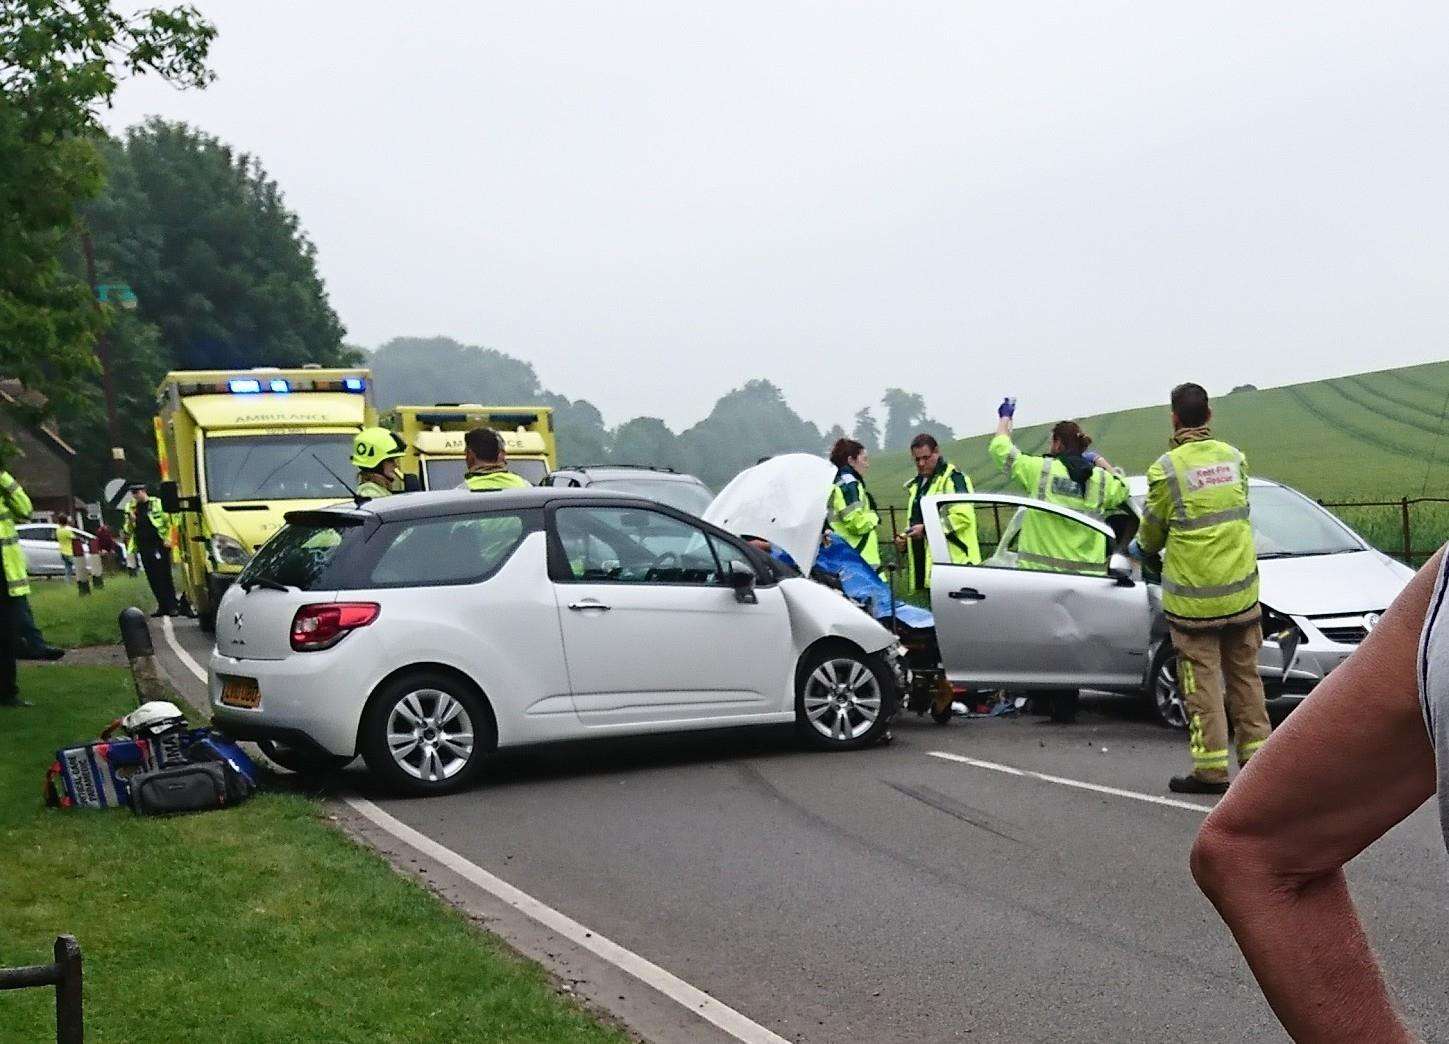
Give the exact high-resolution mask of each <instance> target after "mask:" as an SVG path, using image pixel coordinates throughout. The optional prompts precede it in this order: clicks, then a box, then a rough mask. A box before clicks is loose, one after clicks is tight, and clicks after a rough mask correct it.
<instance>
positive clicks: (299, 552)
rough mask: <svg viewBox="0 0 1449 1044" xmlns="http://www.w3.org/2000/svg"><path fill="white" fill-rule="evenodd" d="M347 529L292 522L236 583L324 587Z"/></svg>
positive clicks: (255, 559) (308, 588)
mask: <svg viewBox="0 0 1449 1044" xmlns="http://www.w3.org/2000/svg"><path fill="white" fill-rule="evenodd" d="M353 528H356V527H352V526H348V527H344V526H303V525H297V524H295V523H289V524H287V525H286V526H283V527H282V529H281V530H280V531H278V533H277V535H276V536H274V537H272V539H270V540H268V541H267V542H266V543H265V544H263V545H262V547H261V549H260V550H259V551H258V552H257V553H256V555H255V557H253V558H252V560H251V561H250V562H248V563H247V566H246V568H245V569H243V570H242V571H241V575H240V576H238V577H237V583H238V584H240V585H241V586H242V587H250V586H251V585H252V584H255V583H258V582H269V583H273V584H283V585H285V586H287V587H295V588H298V589H299V590H302V591H316V590H320V589H321V588H322V586H324V585H322V583H321V580H322V576H323V574H324V573H325V572H326V571H327V567H328V566H329V565H331V564H332V560H333V559H334V558H336V557H337V551H338V549H339V548H340V547H341V546H342V540H343V535H344V533H346V532H347V530H348V529H353Z"/></svg>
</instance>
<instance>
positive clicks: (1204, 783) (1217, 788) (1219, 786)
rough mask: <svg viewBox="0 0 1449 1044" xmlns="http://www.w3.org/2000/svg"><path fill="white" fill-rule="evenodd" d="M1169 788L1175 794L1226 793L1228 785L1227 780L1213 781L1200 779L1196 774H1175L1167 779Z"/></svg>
mask: <svg viewBox="0 0 1449 1044" xmlns="http://www.w3.org/2000/svg"><path fill="white" fill-rule="evenodd" d="M1167 789H1168V790H1170V791H1172V792H1173V793H1174V794H1226V793H1227V792H1228V785H1227V783H1226V782H1223V783H1213V782H1210V781H1209V780H1206V779H1198V778H1197V777H1196V776H1193V775H1187V776H1173V777H1172V778H1171V779H1170V780H1168V781H1167Z"/></svg>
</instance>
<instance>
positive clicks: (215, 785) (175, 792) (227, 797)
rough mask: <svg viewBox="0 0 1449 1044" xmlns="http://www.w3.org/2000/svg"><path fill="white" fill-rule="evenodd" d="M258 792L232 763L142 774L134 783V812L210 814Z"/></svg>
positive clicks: (132, 807)
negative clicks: (253, 792) (213, 810)
mask: <svg viewBox="0 0 1449 1044" xmlns="http://www.w3.org/2000/svg"><path fill="white" fill-rule="evenodd" d="M254 789H255V788H254V787H253V786H252V784H251V783H249V782H247V780H246V779H245V778H244V777H243V776H242V775H241V773H239V772H238V771H237V770H236V769H234V768H232V766H231V762H230V761H225V760H222V761H203V762H198V763H196V764H191V765H177V766H175V767H173V768H164V769H157V770H156V771H155V772H138V773H137V774H136V775H135V777H133V778H132V780H131V811H133V812H135V813H136V815H138V816H168V815H174V814H176V813H178V812H207V811H210V810H212V809H216V808H226V807H227V806H228V805H236V804H240V803H241V802H243V801H245V800H246V799H247V798H249V797H251V795H252V791H253V790H254Z"/></svg>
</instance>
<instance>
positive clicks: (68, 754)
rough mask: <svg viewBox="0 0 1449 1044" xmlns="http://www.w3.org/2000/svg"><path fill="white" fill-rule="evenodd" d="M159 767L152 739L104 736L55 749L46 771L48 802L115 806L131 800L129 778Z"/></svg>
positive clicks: (80, 806)
mask: <svg viewBox="0 0 1449 1044" xmlns="http://www.w3.org/2000/svg"><path fill="white" fill-rule="evenodd" d="M155 767H156V760H155V757H154V755H153V753H152V749H151V741H150V740H144V739H140V740H138V739H119V740H102V741H101V742H99V743H86V744H82V745H81V746H78V747H66V748H64V749H62V750H58V751H56V752H55V762H54V764H52V765H51V766H50V770H49V771H48V772H46V774H45V802H46V804H48V805H53V806H56V807H59V808H116V807H118V806H121V805H128V804H130V801H131V798H130V780H131V777H132V776H134V775H136V774H137V773H139V772H145V771H147V770H148V769H154V768H155Z"/></svg>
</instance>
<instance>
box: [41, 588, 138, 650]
mask: <svg viewBox="0 0 1449 1044" xmlns="http://www.w3.org/2000/svg"><path fill="white" fill-rule="evenodd" d="M129 605H134V606H136V607H137V608H138V609H141V610H142V611H143V612H147V613H149V612H151V610H153V609H155V608H156V599H154V598H152V597H151V589H150V588H149V587H147V586H146V578H145V577H144V576H127V575H126V574H125V573H117V574H113V575H111V576H108V577H106V586H105V587H103V588H101V590H99V591H92V592H91V593H90V594H88V595H85V596H81V595H80V594H79V593H77V591H76V585H75V584H71V583H66V582H65V581H64V580H36V579H35V578H33V577H32V578H31V581H30V610H31V612H33V613H34V614H35V622H36V624H38V625H39V627H40V631H41V633H42V634H44V635H45V638H46V641H48V642H50V643H51V644H52V645H59V646H61V647H63V648H66V649H74V648H77V647H78V646H82V645H114V644H115V643H117V642H119V641H120V640H121V632H120V628H119V626H118V625H117V623H116V617H117V616H119V615H120V612H121V610H122V609H124V608H126V607H127V606H129Z"/></svg>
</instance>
